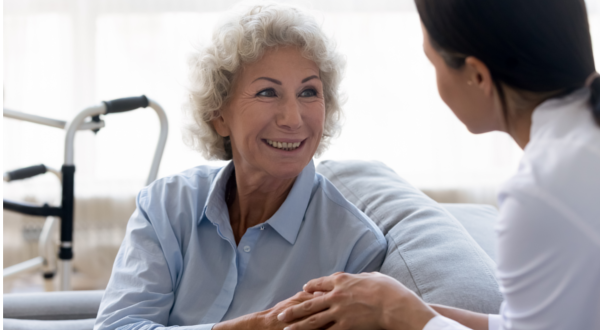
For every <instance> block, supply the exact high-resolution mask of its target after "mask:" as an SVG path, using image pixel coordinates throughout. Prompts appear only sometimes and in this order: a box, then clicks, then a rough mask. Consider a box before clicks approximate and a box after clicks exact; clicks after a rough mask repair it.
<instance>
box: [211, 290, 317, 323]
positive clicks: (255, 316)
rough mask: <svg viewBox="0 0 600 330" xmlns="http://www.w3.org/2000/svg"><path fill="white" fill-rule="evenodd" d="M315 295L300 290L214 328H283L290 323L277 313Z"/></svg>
mask: <svg viewBox="0 0 600 330" xmlns="http://www.w3.org/2000/svg"><path fill="white" fill-rule="evenodd" d="M313 297H314V295H313V294H312V293H306V292H299V293H297V294H296V295H294V296H293V297H291V298H288V299H286V300H284V301H281V302H279V303H278V304H277V305H275V306H273V307H272V308H269V309H267V310H265V311H262V312H256V313H252V314H248V315H244V316H240V317H238V318H235V319H233V320H229V321H224V322H221V323H217V324H215V326H214V327H213V328H212V329H213V330H234V329H235V330H239V329H261V330H263V329H264V330H275V329H276V330H281V329H283V328H284V327H285V326H287V325H289V324H288V323H285V322H281V321H279V320H278V319H277V315H279V314H281V312H283V311H284V310H285V309H286V308H289V307H291V306H295V305H298V304H300V303H302V302H304V301H307V300H310V299H312V298H313Z"/></svg>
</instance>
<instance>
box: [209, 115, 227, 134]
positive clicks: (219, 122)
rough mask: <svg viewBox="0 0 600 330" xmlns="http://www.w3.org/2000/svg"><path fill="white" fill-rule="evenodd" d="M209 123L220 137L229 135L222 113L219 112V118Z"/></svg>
mask: <svg viewBox="0 0 600 330" xmlns="http://www.w3.org/2000/svg"><path fill="white" fill-rule="evenodd" d="M210 123H211V124H212V125H213V127H214V129H215V131H217V134H219V135H220V136H222V137H226V136H229V135H231V132H230V130H229V126H228V125H227V123H226V122H225V118H223V112H221V115H220V116H219V117H217V118H215V119H213V120H211V121H210Z"/></svg>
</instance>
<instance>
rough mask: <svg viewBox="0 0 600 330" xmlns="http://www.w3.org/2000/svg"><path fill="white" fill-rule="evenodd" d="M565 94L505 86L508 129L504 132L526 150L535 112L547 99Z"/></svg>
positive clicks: (506, 124)
mask: <svg viewBox="0 0 600 330" xmlns="http://www.w3.org/2000/svg"><path fill="white" fill-rule="evenodd" d="M564 92H565V91H563V90H560V91H551V92H543V93H538V92H529V91H523V90H517V89H514V88H510V87H508V86H506V85H504V93H505V96H506V97H505V99H506V108H507V109H506V113H507V116H506V117H507V118H506V123H505V126H506V127H504V129H503V130H504V131H505V132H506V133H508V134H509V135H510V136H511V137H512V138H513V140H515V142H516V143H517V144H518V145H519V147H521V149H525V147H526V146H527V144H528V143H529V138H530V134H531V123H532V120H531V117H532V116H533V111H534V110H535V109H536V108H537V107H538V106H539V105H540V104H542V103H543V102H544V101H546V100H547V99H549V98H552V97H556V96H559V95H561V94H563V93H564ZM497 104H500V102H497Z"/></svg>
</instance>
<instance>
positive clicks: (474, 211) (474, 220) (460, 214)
mask: <svg viewBox="0 0 600 330" xmlns="http://www.w3.org/2000/svg"><path fill="white" fill-rule="evenodd" d="M442 206H443V207H444V208H445V209H446V210H447V211H448V212H450V214H452V216H454V218H455V219H456V220H458V221H459V222H460V224H461V225H463V227H465V229H466V230H467V232H468V233H469V235H470V236H471V237H473V239H474V240H475V242H477V245H479V247H481V248H482V249H483V251H485V253H486V254H487V255H488V256H489V257H490V258H491V259H492V260H494V261H496V232H495V231H494V226H495V225H496V221H497V220H498V210H497V209H496V208H495V207H493V206H491V205H485V204H450V203H444V204H442Z"/></svg>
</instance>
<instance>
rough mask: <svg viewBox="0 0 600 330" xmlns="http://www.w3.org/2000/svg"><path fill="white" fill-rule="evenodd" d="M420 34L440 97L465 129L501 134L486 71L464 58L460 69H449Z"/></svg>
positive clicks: (497, 109) (494, 99)
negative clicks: (433, 70) (434, 74)
mask: <svg viewBox="0 0 600 330" xmlns="http://www.w3.org/2000/svg"><path fill="white" fill-rule="evenodd" d="M421 28H422V30H423V50H424V51H425V55H427V58H428V59H429V61H430V62H431V64H433V66H434V68H435V73H436V77H437V86H438V92H439V94H440V97H441V98H442V100H443V101H444V103H446V105H448V107H449V108H450V109H451V110H452V112H454V114H455V115H456V117H458V119H459V120H460V121H461V122H463V124H465V126H467V128H468V129H469V131H470V132H471V133H475V134H479V133H485V132H490V131H494V130H502V125H503V124H502V123H503V120H502V115H501V110H499V109H501V108H500V107H499V106H498V100H497V98H496V97H495V96H494V95H495V87H494V84H493V81H492V79H491V75H490V73H489V70H488V69H487V67H486V66H485V64H483V63H482V62H481V61H479V60H478V59H476V58H474V57H468V58H467V60H466V63H465V65H464V66H463V67H462V68H460V69H454V68H451V67H449V66H448V65H447V64H446V62H445V61H444V59H443V58H442V57H441V56H440V54H439V53H438V52H437V51H436V50H435V49H434V48H433V47H432V45H431V43H430V41H429V33H427V30H426V29H425V27H424V26H423V25H422V24H421Z"/></svg>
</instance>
